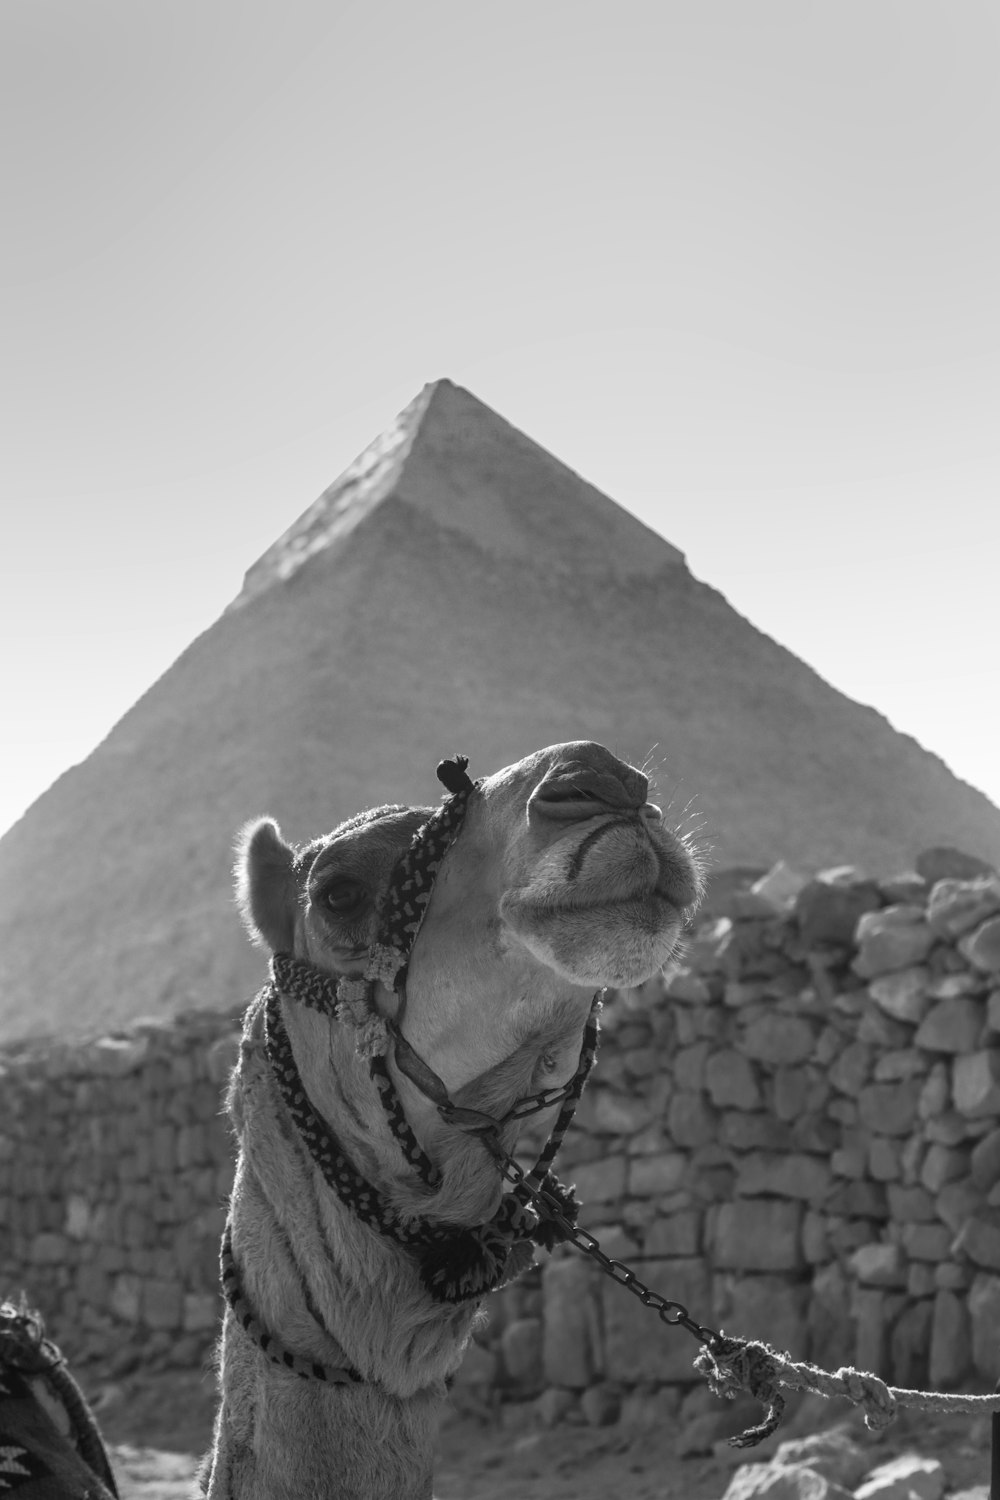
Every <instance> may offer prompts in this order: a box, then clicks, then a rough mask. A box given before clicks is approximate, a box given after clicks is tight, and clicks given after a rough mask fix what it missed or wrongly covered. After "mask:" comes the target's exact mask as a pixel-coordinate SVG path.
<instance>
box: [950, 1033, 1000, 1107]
mask: <svg viewBox="0 0 1000 1500" xmlns="http://www.w3.org/2000/svg"><path fill="white" fill-rule="evenodd" d="M952 1097H953V1099H954V1101H955V1108H956V1109H957V1110H958V1112H959V1114H961V1115H964V1116H965V1117H966V1119H973V1120H974V1119H980V1118H982V1117H983V1116H986V1115H1000V1050H998V1049H997V1048H995V1047H990V1048H986V1049H983V1050H981V1051H978V1052H969V1053H966V1054H965V1055H964V1056H959V1057H956V1058H955V1061H954V1063H953V1064H952Z"/></svg>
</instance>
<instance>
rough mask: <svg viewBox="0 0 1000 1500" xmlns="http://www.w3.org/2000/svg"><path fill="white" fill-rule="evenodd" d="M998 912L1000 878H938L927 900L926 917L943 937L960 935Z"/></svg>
mask: <svg viewBox="0 0 1000 1500" xmlns="http://www.w3.org/2000/svg"><path fill="white" fill-rule="evenodd" d="M998 911H1000V879H997V877H996V876H995V875H986V876H980V877H979V879H977V880H939V881H938V882H937V884H936V885H935V886H934V888H933V890H932V891H931V893H930V897H929V899H928V902H927V920H928V922H929V923H930V925H931V927H932V928H933V929H934V931H935V932H936V933H938V934H939V935H940V936H941V937H944V938H957V937H962V936H963V934H964V933H966V932H969V931H971V929H972V928H973V927H978V925H979V923H980V922H984V921H985V920H986V918H987V917H991V916H993V914H994V913H995V912H998Z"/></svg>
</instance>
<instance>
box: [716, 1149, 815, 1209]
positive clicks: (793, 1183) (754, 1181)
mask: <svg viewBox="0 0 1000 1500" xmlns="http://www.w3.org/2000/svg"><path fill="white" fill-rule="evenodd" d="M736 1185H737V1191H738V1192H739V1193H741V1194H742V1195H743V1196H744V1197H747V1198H754V1197H759V1196H761V1195H762V1194H767V1195H769V1196H774V1197H777V1198H801V1199H803V1200H804V1201H806V1202H809V1203H819V1202H821V1201H822V1200H823V1198H824V1197H825V1196H826V1194H827V1191H828V1189H829V1186H830V1167H829V1164H828V1163H827V1162H826V1161H824V1159H823V1158H822V1157H821V1156H807V1155H805V1154H804V1153H802V1152H784V1153H779V1152H766V1151H751V1152H748V1153H747V1155H746V1156H744V1157H743V1158H742V1160H741V1161H740V1164H739V1169H738V1171H737V1174H736Z"/></svg>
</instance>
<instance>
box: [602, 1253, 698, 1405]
mask: <svg viewBox="0 0 1000 1500" xmlns="http://www.w3.org/2000/svg"><path fill="white" fill-rule="evenodd" d="M642 1279H643V1281H644V1282H645V1283H646V1285H647V1286H651V1287H652V1288H653V1289H654V1290H655V1291H658V1292H660V1293H661V1294H662V1295H663V1296H664V1297H669V1298H670V1299H671V1301H674V1302H681V1303H683V1305H684V1306H685V1307H686V1308H687V1309H688V1311H689V1312H690V1314H691V1315H692V1317H694V1318H697V1319H698V1320H699V1321H704V1320H705V1318H706V1317H707V1314H708V1308H709V1301H710V1282H709V1275H708V1268H707V1267H706V1265H705V1262H704V1261H703V1260H702V1259H701V1258H700V1257H698V1258H683V1259H677V1260H648V1261H645V1262H644V1263H643V1267H642ZM601 1281H602V1285H601V1298H602V1302H603V1309H604V1348H605V1354H604V1361H605V1369H604V1373H605V1375H606V1376H607V1378H608V1379H609V1380H613V1381H620V1382H621V1383H622V1384H628V1385H635V1384H636V1383H637V1382H641V1381H644V1380H654V1381H662V1382H664V1383H671V1382H674V1381H689V1382H690V1381H692V1380H693V1379H695V1378H696V1377H695V1374H694V1369H693V1364H692V1361H693V1359H694V1357H695V1354H696V1352H697V1350H696V1348H695V1346H694V1345H693V1343H692V1341H691V1340H690V1339H689V1338H681V1337H677V1338H665V1337H664V1327H663V1324H662V1323H661V1321H660V1319H659V1318H657V1317H654V1316H653V1315H652V1314H651V1313H650V1311H649V1309H648V1308H646V1307H643V1305H642V1303H641V1302H640V1301H639V1299H638V1298H637V1297H630V1296H629V1295H628V1293H627V1292H625V1291H623V1289H622V1288H621V1287H620V1286H618V1285H617V1283H615V1282H614V1281H612V1280H611V1279H610V1278H609V1277H606V1276H605V1277H602V1278H601Z"/></svg>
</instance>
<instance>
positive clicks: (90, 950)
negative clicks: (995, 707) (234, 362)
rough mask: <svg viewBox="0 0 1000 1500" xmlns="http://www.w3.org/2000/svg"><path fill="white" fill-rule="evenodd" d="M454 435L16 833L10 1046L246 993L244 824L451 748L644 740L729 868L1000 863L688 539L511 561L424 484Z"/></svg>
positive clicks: (492, 761) (944, 798)
mask: <svg viewBox="0 0 1000 1500" xmlns="http://www.w3.org/2000/svg"><path fill="white" fill-rule="evenodd" d="M425 418H426V413H425ZM430 434H431V436H433V429H430ZM438 452H439V449H438V448H437V447H436V446H435V445H434V444H433V443H429V444H428V447H427V449H426V450H425V452H424V454H423V456H421V452H420V444H418V443H414V445H413V447H412V449H411V452H410V455H409V458H408V459H407V461H406V463H405V464H404V465H403V468H402V472H401V473H400V474H399V475H398V476H397V482H396V483H395V484H394V485H393V487H392V488H391V489H390V491H389V493H388V494H386V495H385V496H384V497H383V498H382V499H381V500H380V502H379V503H378V504H377V505H375V506H373V507H371V508H370V509H369V511H368V512H367V514H366V515H365V516H364V518H363V519H362V520H361V521H359V522H358V524H356V525H355V526H353V527H352V528H350V529H349V530H348V532H347V533H345V534H343V535H340V536H339V537H338V538H337V539H336V541H335V542H334V543H331V544H330V545H328V546H326V547H324V548H321V549H318V550H316V551H315V552H313V553H311V554H310V555H309V556H308V557H306V558H305V559H304V560H303V561H302V563H301V565H299V566H298V567H296V568H295V569H294V570H293V572H292V573H291V574H289V575H288V576H287V577H286V578H285V579H284V581H281V582H274V583H272V585H271V586H269V587H267V588H264V589H262V590H260V591H259V592H257V593H255V594H254V595H253V596H252V597H250V598H248V599H246V600H245V601H244V604H243V606H242V607H241V608H240V609H239V610H236V611H233V612H231V613H227V614H226V615H224V616H223V618H222V619H221V620H219V621H218V622H217V623H216V624H215V625H214V626H213V627H212V628H211V629H210V630H209V631H207V632H206V633H205V635H203V636H202V637H200V638H199V640H197V641H196V642H195V643H194V644H193V645H192V646H191V647H190V648H189V649H188V650H187V651H186V652H185V653H184V655H183V656H182V657H181V658H180V659H179V661H178V662H177V663H175V665H174V666H173V667H172V668H171V669H170V671H169V672H168V673H167V674H166V675H165V676H164V677H163V678H162V679H161V680H160V681H159V682H158V683H157V684H155V686H154V687H153V688H151V689H150V691H149V692H148V693H147V694H146V695H145V696H144V698H143V699H141V700H140V702H139V703H137V704H136V706H135V707H134V708H133V709H132V710H131V712H130V713H129V714H128V715H126V717H125V718H124V719H123V720H122V721H121V723H120V724H119V725H117V726H116V728H115V730H114V731H113V732H112V734H111V735H110V736H109V737H108V739H107V740H106V741H105V743H104V744H103V745H102V746H100V747H99V748H98V750H97V751H95V752H94V754H93V755H92V756H90V757H89V758H88V760H87V761H86V762H85V763H84V764H83V765H82V766H80V767H78V768H76V769H75V770H74V771H72V772H70V773H68V774H67V775H66V776H64V777H62V778H61V779H60V781H59V782H58V783H57V784H56V785H55V786H54V787H53V788H52V789H51V790H50V792H48V793H47V794H46V795H45V796H44V797H43V798H41V799H40V800H39V802H38V803H36V804H35V806H34V808H32V809H31V810H30V811H29V813H28V815H27V816H26V817H25V818H24V819H23V820H22V821H21V823H20V824H18V825H17V827H15V828H14V829H13V830H11V832H10V833H9V834H8V835H7V836H6V837H5V838H4V839H3V840H0V966H2V967H0V1037H8V1038H9V1037H12V1036H17V1035H24V1034H29V1033H31V1032H40V1033H44V1032H48V1031H53V1030H58V1031H59V1032H60V1033H61V1034H62V1035H64V1036H72V1035H87V1034H92V1033H94V1032H95V1031H98V1030H101V1029H106V1028H108V1027H111V1026H114V1025H121V1024H125V1023H126V1022H127V1021H129V1020H131V1019H134V1018H135V1017H137V1016H140V1015H160V1016H168V1015H172V1014H175V1013H177V1012H178V1011H182V1010H184V1009H186V1008H189V1007H191V1006H211V1007H215V1008H224V1007H229V1006H231V1005H233V1004H235V1003H237V1002H238V1001H239V1000H240V999H241V998H248V997H249V995H250V994H251V993H252V991H253V988H254V987H255V986H256V984H257V983H259V982H260V979H261V977H262V975H263V960H262V958H261V956H260V954H258V953H256V952H255V951H254V950H252V949H251V948H250V946H249V944H248V943H247V941H246V939H245V937H244V936H243V934H242V932H241V930H240V928H239V924H238V922H237V920H236V917H235V914H234V912H233V909H232V904H231V900H230V863H231V849H232V840H233V835H234V832H235V830H236V829H237V828H238V827H239V825H240V824H241V823H243V822H244V821H245V820H246V819H248V818H250V817H253V816H255V815H257V814H259V813H263V812H270V813H272V814H273V815H275V816H276V817H277V818H278V819H279V821H280V822H281V824H282V826H283V829H284V831H285V833H286V835H287V836H288V837H290V838H292V839H293V840H303V839H306V838H309V837H311V836H314V835H315V834H316V833H318V832H322V831H324V830H326V829H328V828H330V827H332V826H333V825H334V824H335V823H336V822H338V821H339V820H340V819H341V818H343V817H345V816H347V815H349V814H351V813H353V812H356V811H358V810H359V809H361V808H362V807H365V806H370V805H372V804H374V803H377V802H383V801H387V800H389V801H402V802H416V803H426V802H428V801H433V800H434V799H435V798H436V795H437V791H438V790H439V789H438V788H437V785H436V782H435V780H434V766H435V764H436V762H437V761H438V760H439V759H440V758H441V756H442V755H443V754H450V753H453V752H454V751H456V750H463V751H465V752H466V753H468V754H469V755H470V757H471V759H472V768H473V771H474V772H475V773H477V774H482V773H486V772H488V771H490V770H493V769H496V768H497V767H499V766H501V765H504V764H507V763H509V762H511V761H513V760H516V759H519V758H520V757H521V756H523V755H525V754H527V753H528V752H529V751H531V750H534V749H537V748H538V747H539V746H541V745H545V744H551V743H553V742H556V741H559V740H565V739H582V738H593V739H597V740H600V741H603V742H604V743H605V744H607V745H609V747H610V748H612V749H613V750H614V751H616V752H617V753H619V754H621V755H623V756H624V757H626V758H627V759H631V760H633V761H642V760H643V759H644V758H645V757H647V756H648V755H650V753H651V752H652V760H653V762H654V763H655V767H654V776H655V779H656V781H657V782H658V795H659V797H660V799H661V801H664V802H669V803H671V804H672V806H673V808H674V809H675V810H676V813H677V815H678V817H680V816H682V815H683V811H684V809H685V807H686V806H687V804H688V802H689V801H690V799H694V800H695V805H696V808H697V810H698V811H699V812H700V814H701V815H702V816H703V818H704V821H705V824H706V831H707V834H708V836H709V837H710V838H711V840H712V841H713V842H714V845H715V859H716V862H717V863H718V864H720V865H733V864H750V865H766V864H769V863H770V862H771V861H772V860H774V859H776V858H778V857H779V856H780V857H784V858H786V859H789V860H790V861H791V862H792V863H794V864H796V865H798V866H799V867H800V868H802V869H812V868H816V867H817V866H819V865H828V864H832V863H838V862H851V863H857V864H861V865H863V866H867V867H868V868H870V869H871V870H873V871H890V870H892V869H894V868H901V867H903V866H905V865H906V864H908V863H910V862H911V861H912V859H913V856H914V855H915V854H916V853H917V852H918V851H919V850H920V849H921V848H923V847H926V846H927V845H929V844H933V843H942V842H947V843H954V844H958V845H959V846H961V847H965V848H967V849H969V851H970V852H972V853H977V854H980V855H982V856H983V857H985V858H988V859H991V860H993V861H997V860H998V859H1000V811H998V810H997V809H996V808H995V807H993V806H992V804H990V803H989V802H988V801H987V799H986V798H984V797H982V796H981V795H980V794H979V793H977V792H975V791H974V790H973V789H972V788H970V787H968V786H966V785H964V784H963V783H961V782H959V781H957V780H956V779H955V778H954V777H953V776H952V775H951V774H950V773H949V772H948V770H947V768H946V767H945V766H944V765H943V764H942V762H941V761H940V760H938V759H937V758H936V757H934V756H931V755H928V754H927V753H926V752H925V751H923V750H922V749H921V748H920V747H919V746H918V745H917V744H916V742H915V741H913V740H911V739H908V738H907V737H905V736H901V735H898V734H896V733H895V732H894V731H893V730H892V729H891V727H890V726H889V725H888V724H887V722H886V721H885V720H884V719H883V718H882V717H881V716H880V715H878V714H876V713H874V712H873V711H872V710H870V709H865V708H861V707H859V706H858V705H857V704H854V703H852V702H851V701H850V700H848V699H846V698H844V697H843V696H842V695H841V694H839V693H837V692H835V691H834V690H833V689H832V688H830V687H829V686H828V685H827V684H825V683H824V682H822V680H821V679H820V678H819V677H817V676H816V674H815V673H813V672H812V671H811V670H810V669H809V668H808V667H806V666H805V665H804V664H803V663H802V662H799V661H798V660H796V658H794V657H793V656H791V655H790V654H789V653H788V652H787V651H785V650H783V649H782V648H781V647H780V646H778V645H776V644H775V642H773V641H771V640H769V639H768V638H767V637H765V636H763V635H761V634H760V633H759V632H758V631H756V630H755V629H754V628H753V627H752V626H750V625H749V624H748V623H747V622H746V621H745V620H743V619H742V618H741V617H740V616H739V615H737V614H736V613H735V612H734V611H733V610H732V609H731V608H730V607H729V606H728V605H727V604H726V602H725V600H724V599H723V598H722V597H721V596H720V595H719V594H718V593H716V592H715V591H714V590H712V589H711V588H709V587H708V586H706V585H704V584H701V583H699V582H697V581H696V580H695V579H693V578H692V577H691V576H690V574H689V573H688V572H687V570H686V569H685V568H684V567H683V566H681V565H678V564H676V563H675V562H674V561H673V560H672V559H670V558H669V553H670V552H671V551H672V550H673V549H668V561H667V563H666V564H665V565H664V566H661V567H658V568H657V570H656V571H655V572H654V573H653V574H652V575H651V576H648V577H642V576H637V575H635V574H633V575H631V576H630V577H629V578H628V579H627V580H625V581H622V580H615V579H613V578H608V577H607V576H604V577H603V578H602V579H601V581H600V586H591V584H590V582H589V581H587V580H585V581H584V583H583V584H581V582H580V579H579V577H578V576H577V575H576V574H575V573H567V572H566V571H564V570H562V569H560V568H558V567H555V566H554V565H553V560H552V558H551V556H550V555H549V554H548V553H547V552H546V551H544V550H542V549H541V548H540V549H539V550H538V552H537V553H536V554H534V555H523V554H521V553H518V554H517V555H516V556H511V555H509V554H506V553H504V552H503V551H502V550H499V549H498V547H497V546H496V545H494V544H493V543H492V542H491V541H485V542H483V541H481V540H480V538H479V537H478V535H477V534H476V532H475V529H474V528H473V529H472V530H471V531H470V530H468V529H465V528H463V527H462V526H460V525H456V524H454V522H453V521H452V523H451V524H444V523H443V522H439V521H438V520H436V519H435V517H434V515H433V514H432V513H431V510H430V504H431V501H432V500H433V498H434V496H433V494H430V498H429V499H428V501H427V503H426V504H424V503H423V502H422V501H421V498H420V496H421V487H423V488H424V491H425V492H428V493H429V492H430V491H431V490H432V489H433V464H434V463H436V462H437V461H438V460H437V458H432V457H431V456H430V455H433V454H436V453H438ZM411 461H413V468H412V469H411ZM442 461H445V460H442ZM524 492H525V491H524V488H523V487H522V488H521V489H519V490H518V492H517V496H515V500H516V499H517V498H518V496H522V495H523V494H524ZM595 493H596V492H595ZM602 499H603V497H602ZM603 503H604V504H605V505H610V504H611V502H608V501H604V502H603ZM452 515H453V512H452V509H451V508H448V510H447V516H448V517H449V518H451V517H452ZM612 520H614V518H612ZM608 524H609V525H610V524H611V522H610V521H609V522H608ZM636 524H638V523H636ZM663 545H664V546H666V545H667V544H663ZM595 567H596V564H595ZM595 576H596V574H595ZM654 747H655V748H654Z"/></svg>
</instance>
